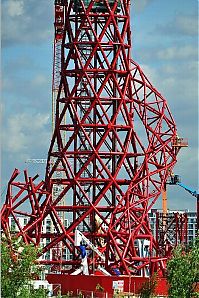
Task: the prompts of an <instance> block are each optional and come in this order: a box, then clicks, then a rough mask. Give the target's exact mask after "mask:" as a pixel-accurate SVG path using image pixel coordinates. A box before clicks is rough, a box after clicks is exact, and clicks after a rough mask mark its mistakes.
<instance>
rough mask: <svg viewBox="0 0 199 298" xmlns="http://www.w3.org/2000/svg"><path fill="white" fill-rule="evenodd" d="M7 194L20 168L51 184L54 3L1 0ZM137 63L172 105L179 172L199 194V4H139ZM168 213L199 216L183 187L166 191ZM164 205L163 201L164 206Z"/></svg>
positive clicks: (134, 8) (135, 5) (154, 0)
mask: <svg viewBox="0 0 199 298" xmlns="http://www.w3.org/2000/svg"><path fill="white" fill-rule="evenodd" d="M1 11H2V32H1V43H2V49H1V65H2V93H1V95H2V96H1V97H2V100H1V128H2V129H1V132H0V138H1V194H2V201H3V200H4V198H5V191H6V185H7V181H8V180H9V178H10V176H11V174H12V172H13V170H14V168H18V169H19V170H20V171H21V172H22V173H23V170H24V169H28V172H29V174H30V175H34V174H36V173H39V174H40V178H41V179H43V178H44V171H45V165H44V164H41V165H35V164H27V163H26V160H27V159H29V158H46V157H47V152H48V148H49V144H50V139H51V83H52V63H53V51H52V46H53V33H54V30H53V22H54V16H53V13H54V0H50V1H49V0H40V1H37V0H2V1H1ZM131 27H132V44H133V49H132V58H133V60H134V61H136V62H137V63H139V64H140V65H141V67H142V69H143V70H144V72H145V74H146V75H147V77H148V78H149V79H150V81H151V82H152V84H153V85H154V86H155V88H156V89H157V90H158V91H159V92H160V93H161V94H162V95H163V96H164V97H165V98H166V99H167V102H168V106H169V108H170V110H171V112H172V114H173V117H174V119H175V121H176V124H177V128H178V135H179V136H180V137H184V138H188V141H189V147H188V148H183V149H181V151H180V153H179V155H178V162H177V165H176V166H175V174H179V175H180V176H181V180H182V182H183V183H184V184H185V185H187V186H189V187H190V188H192V189H193V190H198V1H197V0H189V1H185V0H184V1H183V0H167V1H165V0H134V1H133V0H132V1H131ZM167 197H168V207H169V209H172V210H173V209H180V210H181V209H189V210H195V208H196V200H195V198H194V197H192V196H191V195H190V194H189V193H188V192H186V191H185V190H184V189H182V188H180V187H179V186H168V187H167ZM160 206H161V199H159V200H158V203H157V205H156V207H157V208H159V207H160Z"/></svg>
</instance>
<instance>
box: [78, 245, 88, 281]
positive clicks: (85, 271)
mask: <svg viewBox="0 0 199 298" xmlns="http://www.w3.org/2000/svg"><path fill="white" fill-rule="evenodd" d="M79 248H80V251H81V257H82V261H81V265H82V267H83V274H84V275H89V272H88V261H87V255H86V245H84V244H83V242H82V241H81V242H80V246H79Z"/></svg>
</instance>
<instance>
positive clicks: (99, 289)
mask: <svg viewBox="0 0 199 298" xmlns="http://www.w3.org/2000/svg"><path fill="white" fill-rule="evenodd" d="M95 289H96V291H99V292H104V288H103V287H102V286H101V285H100V284H97V285H96V287H95Z"/></svg>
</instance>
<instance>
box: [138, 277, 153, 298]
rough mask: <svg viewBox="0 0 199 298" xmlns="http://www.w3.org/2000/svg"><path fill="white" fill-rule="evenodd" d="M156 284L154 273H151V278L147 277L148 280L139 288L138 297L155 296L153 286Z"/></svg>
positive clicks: (148, 297) (147, 297)
mask: <svg viewBox="0 0 199 298" xmlns="http://www.w3.org/2000/svg"><path fill="white" fill-rule="evenodd" d="M156 285H157V280H156V275H153V276H152V277H151V278H149V280H148V281H146V282H145V283H144V284H143V286H142V288H141V290H140V298H150V297H155V296H154V293H155V288H156Z"/></svg>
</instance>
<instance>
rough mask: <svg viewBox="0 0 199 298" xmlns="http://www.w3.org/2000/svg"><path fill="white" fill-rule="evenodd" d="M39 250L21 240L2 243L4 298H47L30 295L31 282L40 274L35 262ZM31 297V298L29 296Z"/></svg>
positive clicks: (2, 287)
mask: <svg viewBox="0 0 199 298" xmlns="http://www.w3.org/2000/svg"><path fill="white" fill-rule="evenodd" d="M37 253H38V250H36V249H35V247H34V246H33V245H26V244H24V243H23V241H22V240H21V239H16V238H13V239H11V240H10V241H9V243H8V241H7V240H6V239H3V238H2V241H1V294H2V297H3V298H7V297H9V298H15V297H20V298H22V297H23V298H26V297H31V298H32V297H38V298H39V297H45V296H41V295H40V292H41V291H37V292H38V294H39V296H35V295H36V293H34V291H31V292H32V293H33V294H35V295H34V296H30V294H28V292H30V291H29V287H30V281H31V280H32V279H33V277H34V276H35V275H37V274H38V273H39V269H38V266H36V264H35V261H36V259H37ZM27 295H29V296H27Z"/></svg>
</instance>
